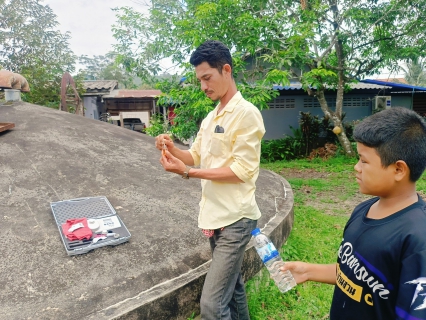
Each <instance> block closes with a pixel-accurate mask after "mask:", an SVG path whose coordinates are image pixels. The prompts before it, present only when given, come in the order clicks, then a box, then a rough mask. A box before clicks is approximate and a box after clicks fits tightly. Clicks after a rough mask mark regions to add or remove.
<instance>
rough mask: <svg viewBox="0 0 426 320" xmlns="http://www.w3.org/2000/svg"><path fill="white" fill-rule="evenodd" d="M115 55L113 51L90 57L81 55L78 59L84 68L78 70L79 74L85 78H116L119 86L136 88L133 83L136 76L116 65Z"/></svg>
mask: <svg viewBox="0 0 426 320" xmlns="http://www.w3.org/2000/svg"><path fill="white" fill-rule="evenodd" d="M116 57H117V54H115V53H113V52H108V53H107V54H106V55H104V56H103V55H99V56H93V57H92V58H90V57H88V56H86V55H82V56H80V57H79V58H78V61H79V63H80V64H81V65H83V66H84V68H83V69H80V70H79V74H80V75H81V76H82V77H83V78H84V79H85V80H117V81H118V83H119V86H120V87H124V88H127V89H130V88H136V85H135V83H134V79H135V78H136V77H135V76H134V75H133V74H131V73H130V72H127V71H126V70H125V69H124V68H123V67H122V66H120V65H118V64H117V63H116V62H115V60H116Z"/></svg>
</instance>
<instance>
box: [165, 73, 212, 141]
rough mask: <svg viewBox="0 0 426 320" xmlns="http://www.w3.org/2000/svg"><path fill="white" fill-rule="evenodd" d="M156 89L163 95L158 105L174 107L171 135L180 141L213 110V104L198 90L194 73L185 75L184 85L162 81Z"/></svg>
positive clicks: (195, 130)
mask: <svg viewBox="0 0 426 320" xmlns="http://www.w3.org/2000/svg"><path fill="white" fill-rule="evenodd" d="M157 89H159V90H161V91H162V92H163V94H162V95H161V96H160V97H159V99H158V102H157V103H158V105H160V106H164V107H169V106H173V107H175V109H174V113H175V114H176V116H175V118H174V119H173V126H172V127H171V128H170V131H171V133H172V134H173V135H174V136H175V137H177V138H179V139H180V140H186V139H189V138H190V137H191V136H193V135H195V134H196V133H197V131H198V129H199V125H200V124H201V121H202V120H203V119H204V118H205V117H206V116H207V114H208V113H209V112H210V111H212V110H213V109H214V102H213V101H211V100H210V99H209V98H207V96H206V95H205V94H204V92H202V91H201V90H200V89H199V85H198V83H197V80H196V78H195V73H194V72H188V73H187V74H186V81H185V85H183V86H182V85H181V84H180V82H178V81H177V79H174V78H172V79H164V80H163V81H161V82H159V83H158V84H157Z"/></svg>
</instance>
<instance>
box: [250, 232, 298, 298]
mask: <svg viewBox="0 0 426 320" xmlns="http://www.w3.org/2000/svg"><path fill="white" fill-rule="evenodd" d="M251 234H252V235H253V237H254V246H255V248H256V251H257V253H258V254H259V256H260V259H262V261H263V263H264V264H265V266H266V268H267V269H268V271H269V273H270V274H271V277H272V279H274V281H275V284H276V285H277V287H278V289H280V291H281V292H287V291H288V290H290V289H291V288H293V287H295V286H296V281H295V280H294V278H293V275H292V274H291V272H290V271H285V272H282V271H280V267H282V266H283V265H284V261H283V260H282V259H281V256H280V254H279V252H278V251H277V249H276V248H275V246H274V244H273V243H272V241H271V240H270V239H269V238H268V237H267V236H266V235H265V234H263V233H261V232H260V229H259V228H256V229H254V230H253V231H252V232H251Z"/></svg>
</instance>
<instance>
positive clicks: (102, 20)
mask: <svg viewBox="0 0 426 320" xmlns="http://www.w3.org/2000/svg"><path fill="white" fill-rule="evenodd" d="M144 2H145V0H89V1H87V0H85V1H83V0H74V1H73V0H44V1H43V3H44V4H48V5H49V6H50V7H51V8H52V10H53V12H54V13H55V14H56V15H57V21H58V22H59V23H60V25H59V29H60V30H61V31H62V32H63V33H64V32H66V31H69V32H71V37H72V38H71V40H70V48H71V50H72V51H73V52H74V53H75V54H76V55H78V56H80V55H83V54H85V55H88V56H93V55H105V54H106V53H107V52H108V51H111V50H112V44H113V43H115V39H114V38H113V36H112V32H111V26H112V25H113V24H115V23H116V19H115V12H113V11H112V10H111V8H116V7H124V6H129V7H134V8H136V9H137V10H138V11H143V10H144V6H143V3H144Z"/></svg>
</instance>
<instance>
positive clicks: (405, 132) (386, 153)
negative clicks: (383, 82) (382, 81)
mask: <svg viewBox="0 0 426 320" xmlns="http://www.w3.org/2000/svg"><path fill="white" fill-rule="evenodd" d="M353 137H354V139H355V141H357V142H360V143H362V144H364V145H366V146H367V147H370V148H374V149H376V151H377V153H378V155H379V157H380V160H381V162H382V166H383V167H384V168H386V167H388V166H389V165H391V164H393V163H396V162H397V161H398V160H403V161H405V163H406V164H407V166H408V168H409V169H410V180H411V181H413V182H415V181H417V180H418V179H419V178H420V177H421V175H422V173H423V171H424V170H425V167H426V123H425V121H424V120H423V118H422V117H420V116H419V115H418V114H417V113H416V112H414V111H412V110H409V109H407V108H402V107H394V108H390V109H387V110H383V111H381V112H378V113H376V114H373V115H372V116H370V117H368V118H366V119H365V120H363V121H362V122H361V123H359V124H358V125H357V126H356V127H355V130H354V134H353Z"/></svg>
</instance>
